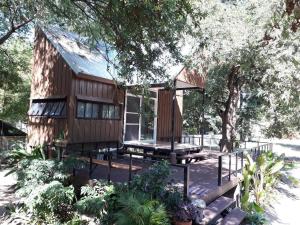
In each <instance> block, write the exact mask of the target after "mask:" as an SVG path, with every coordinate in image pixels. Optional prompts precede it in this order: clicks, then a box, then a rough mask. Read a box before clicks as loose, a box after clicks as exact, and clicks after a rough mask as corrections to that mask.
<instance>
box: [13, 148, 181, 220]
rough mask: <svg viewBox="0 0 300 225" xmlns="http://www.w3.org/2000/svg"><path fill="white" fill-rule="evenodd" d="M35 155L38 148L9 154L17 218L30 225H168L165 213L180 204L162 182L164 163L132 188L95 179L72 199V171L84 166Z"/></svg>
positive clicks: (175, 193) (174, 192) (139, 178)
mask: <svg viewBox="0 0 300 225" xmlns="http://www.w3.org/2000/svg"><path fill="white" fill-rule="evenodd" d="M39 152H40V148H35V150H34V151H32V152H31V153H28V152H27V151H25V150H24V149H20V148H19V149H16V150H15V151H14V153H13V154H11V155H12V156H13V157H14V158H15V159H14V160H13V161H12V162H14V163H12V164H11V165H12V166H13V169H12V172H14V173H16V175H17V185H16V188H17V191H16V193H17V195H18V196H19V197H21V199H22V200H21V203H19V206H18V209H15V210H14V211H15V212H18V213H17V214H15V215H16V216H17V217H18V215H21V214H22V215H23V214H25V215H26V216H25V217H26V218H29V220H30V223H34V224H44V223H45V224H86V223H88V222H94V223H98V224H112V223H114V224H119V225H122V224H151V225H160V224H170V214H169V213H171V212H174V207H176V206H177V205H179V204H180V202H181V201H182V195H181V194H180V193H179V192H178V191H177V190H174V189H171V188H170V187H169V186H168V183H167V182H166V180H167V177H168V175H169V174H170V170H169V165H168V163H167V162H165V161H163V162H158V163H155V164H153V165H152V166H151V167H150V168H149V170H150V171H151V172H149V171H148V172H145V173H144V174H142V175H140V176H137V177H135V178H134V181H133V182H132V183H131V184H130V185H128V184H126V183H125V184H111V183H108V182H106V181H103V180H99V181H95V180H94V181H90V182H89V184H88V185H85V186H82V187H81V193H80V195H79V196H76V194H75V188H74V186H73V183H72V181H73V179H72V173H71V171H72V169H73V168H77V167H78V165H81V167H80V168H82V163H81V162H74V159H70V161H69V159H66V160H64V161H57V160H49V159H48V160H45V159H44V158H43V156H42V155H41V154H40V153H39ZM146 177H147V178H148V180H147V179H145V178H146ZM155 179H157V181H158V182H155ZM145 191H147V193H145ZM23 217H24V216H23Z"/></svg>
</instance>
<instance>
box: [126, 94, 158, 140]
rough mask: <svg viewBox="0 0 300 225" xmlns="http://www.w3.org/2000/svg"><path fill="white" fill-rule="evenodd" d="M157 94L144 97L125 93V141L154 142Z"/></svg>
mask: <svg viewBox="0 0 300 225" xmlns="http://www.w3.org/2000/svg"><path fill="white" fill-rule="evenodd" d="M156 113H157V93H156V92H152V91H151V92H150V95H148V96H146V97H144V96H139V95H134V94H131V93H127V96H126V112H125V136H124V140H125V141H133V140H145V141H149V140H151V141H155V140H156Z"/></svg>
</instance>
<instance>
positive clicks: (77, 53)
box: [42, 27, 116, 80]
mask: <svg viewBox="0 0 300 225" xmlns="http://www.w3.org/2000/svg"><path fill="white" fill-rule="evenodd" d="M42 30H43V32H44V33H45V35H46V36H47V38H48V39H49V41H50V42H51V43H52V44H53V45H54V47H55V48H56V49H57V50H58V52H59V53H60V54H61V55H62V57H63V58H64V59H65V60H66V62H67V63H68V64H69V65H70V67H71V68H72V70H74V72H75V73H76V74H79V73H83V74H87V75H92V76H97V77H101V78H105V79H109V80H113V79H114V78H116V75H115V74H114V73H115V71H114V70H113V69H112V73H109V72H108V71H107V66H108V62H107V60H106V59H105V58H104V56H105V51H103V52H101V50H100V49H90V47H89V46H88V45H86V44H85V43H84V41H85V39H84V38H82V37H80V36H79V35H77V34H75V33H72V32H66V31H63V30H61V29H60V28H58V27H51V28H49V27H47V28H45V27H44V28H42ZM110 68H112V67H111V66H110Z"/></svg>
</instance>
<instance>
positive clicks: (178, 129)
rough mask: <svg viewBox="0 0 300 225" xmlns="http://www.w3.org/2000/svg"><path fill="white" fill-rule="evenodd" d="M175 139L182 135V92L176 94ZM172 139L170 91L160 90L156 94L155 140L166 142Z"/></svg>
mask: <svg viewBox="0 0 300 225" xmlns="http://www.w3.org/2000/svg"><path fill="white" fill-rule="evenodd" d="M176 95H177V99H176V107H175V137H176V139H178V140H180V138H181V134H182V113H181V112H182V92H178V91H177V93H176ZM171 137H172V91H168V90H160V91H159V93H158V113H157V140H159V141H167V140H170V138H171Z"/></svg>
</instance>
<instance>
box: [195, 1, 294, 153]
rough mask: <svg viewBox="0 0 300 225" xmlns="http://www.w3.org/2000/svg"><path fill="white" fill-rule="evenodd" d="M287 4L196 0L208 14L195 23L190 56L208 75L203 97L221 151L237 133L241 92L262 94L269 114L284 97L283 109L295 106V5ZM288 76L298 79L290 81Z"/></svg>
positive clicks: (290, 108) (231, 144) (281, 2)
mask: <svg viewBox="0 0 300 225" xmlns="http://www.w3.org/2000/svg"><path fill="white" fill-rule="evenodd" d="M287 6H288V4H287V3H286V2H283V1H258V0H251V1H225V2H220V1H214V0H212V1H201V2H200V3H199V7H200V8H201V10H204V11H205V10H206V14H207V17H206V18H205V19H203V20H202V21H201V23H200V26H199V28H200V29H199V32H198V37H199V38H198V39H197V42H198V43H199V45H198V49H197V51H196V53H195V55H194V57H193V58H192V61H193V64H194V65H193V66H196V67H198V69H199V71H201V72H202V74H203V75H205V76H207V85H206V91H207V94H208V100H209V101H210V104H211V105H212V106H213V107H214V108H215V110H216V113H218V115H219V116H220V118H221V120H222V130H221V132H222V140H221V141H220V147H221V151H230V150H232V148H233V144H234V141H235V140H236V138H237V130H236V129H237V121H238V115H239V112H240V96H241V93H242V92H247V93H251V95H253V96H256V97H259V98H263V99H264V100H265V102H264V103H265V104H264V106H265V109H267V108H268V109H267V110H266V113H269V115H271V114H272V115H274V112H276V111H277V110H279V108H280V107H279V106H280V105H282V104H283V102H285V105H284V106H285V107H286V108H289V110H288V111H293V112H297V110H298V109H299V105H297V101H299V93H298V94H297V92H295V89H296V90H297V89H298V90H299V85H298V84H299V81H300V79H299V75H297V74H299V66H298V65H297V63H298V62H299V53H298V52H297V51H295V48H296V46H299V40H300V39H299V32H297V29H295V25H293V24H294V23H295V15H296V14H297V9H298V8H297V7H296V5H295V6H294V8H293V10H292V13H290V14H289V13H287V11H286V10H287V8H288V7H287ZM266 12H268V13H266ZM291 15H292V16H291ZM291 81H294V82H295V81H297V83H294V87H293V86H292V83H291ZM283 93H286V95H282V94H283ZM272 100H273V102H272ZM246 104H247V102H246ZM281 108H282V107H281ZM290 115H292V114H291V113H290Z"/></svg>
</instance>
